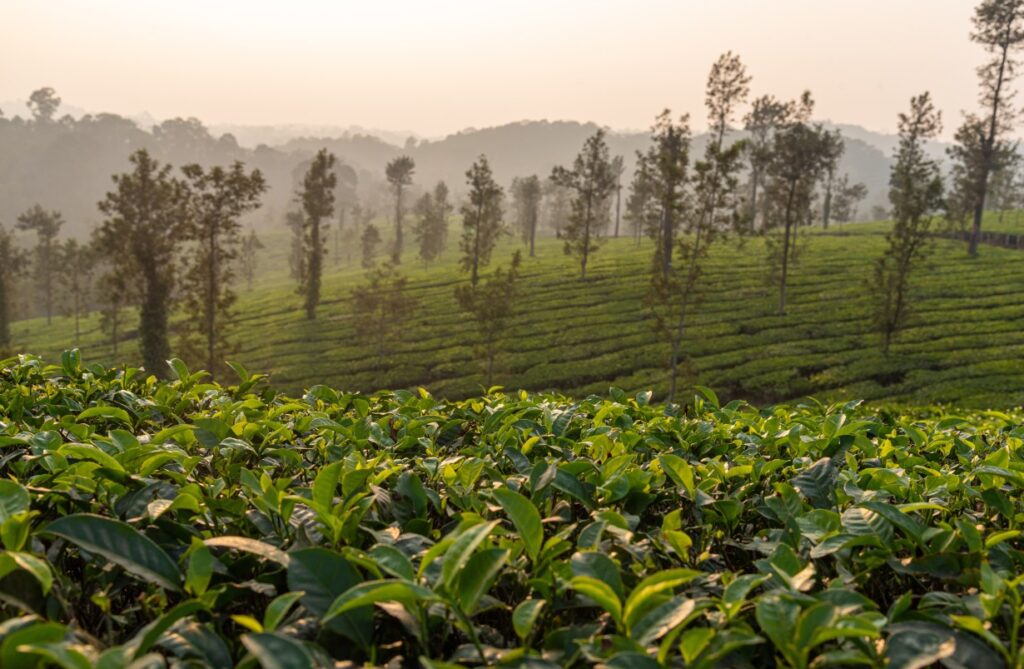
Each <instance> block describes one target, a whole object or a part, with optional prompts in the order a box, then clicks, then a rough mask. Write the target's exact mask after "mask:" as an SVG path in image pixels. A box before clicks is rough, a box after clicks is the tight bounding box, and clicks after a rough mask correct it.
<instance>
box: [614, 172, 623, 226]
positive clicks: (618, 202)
mask: <svg viewBox="0 0 1024 669" xmlns="http://www.w3.org/2000/svg"><path fill="white" fill-rule="evenodd" d="M619 178H620V179H621V178H622V177H619ZM621 205H622V185H621V184H620V183H618V182H617V181H616V183H615V238H616V239H618V238H619V220H620V218H621V210H622V206H621Z"/></svg>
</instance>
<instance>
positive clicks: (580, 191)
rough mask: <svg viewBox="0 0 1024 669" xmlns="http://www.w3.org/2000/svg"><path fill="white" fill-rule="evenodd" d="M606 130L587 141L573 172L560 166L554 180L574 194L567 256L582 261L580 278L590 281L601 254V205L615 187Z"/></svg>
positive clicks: (553, 174) (555, 170) (566, 242)
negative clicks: (589, 272)
mask: <svg viewBox="0 0 1024 669" xmlns="http://www.w3.org/2000/svg"><path fill="white" fill-rule="evenodd" d="M604 136H605V133H604V130H600V129H599V130H598V131H597V132H596V133H594V134H593V136H591V137H589V138H587V141H586V142H584V144H583V149H582V150H581V151H580V153H579V154H578V155H577V156H576V160H575V162H574V163H573V167H572V169H571V170H570V169H567V168H565V167H561V166H559V167H556V168H555V169H554V170H553V171H552V172H551V180H552V181H554V182H555V183H557V184H558V185H560V186H563V187H564V188H568V189H569V190H570V191H572V193H573V200H572V213H571V214H570V215H569V225H567V226H566V228H565V233H564V234H565V254H566V255H575V256H576V257H577V258H579V262H580V278H582V279H586V278H587V262H588V261H589V260H590V256H591V255H592V254H593V253H594V252H595V251H597V248H598V244H597V241H596V238H597V235H596V232H597V230H596V227H597V224H598V222H599V221H600V216H601V206H602V205H607V202H608V197H609V196H610V195H611V193H612V191H613V190H614V188H615V174H614V173H613V172H612V165H611V162H610V160H609V157H608V144H607V143H606V142H605V139H604Z"/></svg>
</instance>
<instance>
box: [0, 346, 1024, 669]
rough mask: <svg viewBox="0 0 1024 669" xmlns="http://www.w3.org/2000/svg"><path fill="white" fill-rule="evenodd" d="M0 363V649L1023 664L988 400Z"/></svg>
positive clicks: (149, 654)
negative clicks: (972, 407) (501, 386)
mask: <svg viewBox="0 0 1024 669" xmlns="http://www.w3.org/2000/svg"><path fill="white" fill-rule="evenodd" d="M174 369H175V372H176V375H177V378H176V380H174V381H171V382H167V383H160V382H157V381H156V380H154V379H152V378H147V377H146V376H145V375H144V374H143V373H141V372H140V371H139V370H137V369H132V368H121V369H106V368H102V367H99V366H95V365H85V364H83V363H82V362H81V360H80V357H79V355H78V354H77V352H69V353H66V354H65V355H64V356H63V359H62V364H61V365H56V366H51V365H47V364H45V363H44V362H43V361H41V360H39V359H37V358H33V357H30V356H22V357H20V358H17V359H11V360H7V361H3V362H0V541H2V544H3V551H2V552H0V620H2V622H0V666H3V667H5V668H6V667H13V668H16V669H22V668H25V669H31V668H34V667H46V666H53V667H65V668H73V669H80V668H87V667H101V668H103V669H116V668H125V667H139V668H142V667H164V666H171V667H182V668H185V667H228V666H242V667H254V666H262V667H265V668H267V669H276V668H278V667H333V666H345V665H342V664H338V662H339V661H341V662H346V661H347V662H352V663H355V664H357V665H358V664H367V665H377V666H383V665H388V666H394V667H397V666H417V665H419V666H424V667H448V666H454V665H462V666H481V665H485V664H486V665H499V666H507V667H536V668H543V667H558V666H578V667H584V666H606V667H626V668H631V667H639V668H646V667H652V668H654V667H720V666H730V667H733V666H741V667H742V666H747V667H768V666H776V665H779V666H787V667H799V668H805V667H811V666H814V667H818V666H828V665H861V666H871V667H883V666H886V667H923V666H928V665H931V664H933V663H941V664H942V665H944V666H946V667H980V666H984V667H1000V666H1017V667H1019V666H1022V665H1024V650H1022V643H1021V638H1020V630H1021V616H1022V613H1024V597H1022V592H1024V591H1022V589H1021V584H1022V581H1024V576H1022V574H1024V552H1021V545H1022V544H1021V523H1022V522H1024V503H1022V499H1024V493H1022V489H1024V429H1022V428H1021V420H1022V418H1024V414H1022V413H1020V412H1010V413H1001V412H994V411H978V412H971V413H967V414H963V415H951V414H948V413H946V412H944V411H942V410H939V409H933V410H929V409H924V410H916V411H907V412H898V411H894V410H877V409H871V408H867V407H866V406H864V405H861V404H859V403H858V402H848V403H839V404H832V405H822V404H818V403H815V402H807V403H804V404H799V405H793V406H775V407H771V408H765V409H757V408H755V407H753V406H750V405H748V404H745V403H742V402H732V403H729V404H727V405H724V406H722V405H720V403H719V401H718V400H717V398H716V397H715V395H714V394H713V393H712V392H711V391H707V390H702V391H701V394H700V395H699V396H698V397H696V398H695V399H694V401H693V402H692V404H691V405H690V406H688V407H687V408H686V409H685V411H683V410H676V409H673V408H666V407H665V406H661V405H654V404H651V402H650V394H648V393H639V394H635V395H627V394H626V393H624V392H623V391H621V390H618V389H615V388H613V389H611V390H610V391H609V392H608V395H607V396H604V397H598V396H591V397H586V398H583V399H578V400H573V399H570V398H567V397H563V396H557V395H544V394H541V395H529V394H526V393H516V394H509V393H503V392H500V391H497V390H495V391H494V392H491V393H490V394H488V395H487V396H485V397H478V398H473V399H469V400H465V401H460V402H446V401H440V400H437V399H434V398H433V397H431V396H430V395H429V394H427V393H426V392H425V391H421V392H408V391H397V392H386V393H379V394H376V395H373V396H363V395H360V394H351V393H344V392H340V391H337V390H334V389H331V388H327V387H324V386H316V387H313V388H310V389H309V390H308V391H307V392H306V393H305V394H303V395H302V396H301V397H289V396H287V395H283V394H279V393H278V392H276V391H274V390H273V389H271V388H270V387H268V385H267V384H266V383H265V379H264V378H263V377H262V376H260V375H253V374H250V373H249V372H248V371H247V370H245V369H244V368H242V367H241V366H237V365H236V366H235V369H236V371H237V373H238V375H239V381H238V383H237V384H236V385H231V386H219V385H216V384H212V383H208V382H207V381H206V380H205V378H204V375H203V374H202V373H192V372H190V371H189V370H187V369H186V368H185V367H184V365H182V364H181V363H180V362H175V364H174Z"/></svg>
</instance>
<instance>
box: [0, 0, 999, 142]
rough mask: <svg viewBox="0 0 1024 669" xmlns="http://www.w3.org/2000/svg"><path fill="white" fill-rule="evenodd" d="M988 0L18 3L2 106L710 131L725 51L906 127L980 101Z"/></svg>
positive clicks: (278, 119) (8, 38) (3, 3)
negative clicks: (976, 13) (43, 95)
mask: <svg viewBox="0 0 1024 669" xmlns="http://www.w3.org/2000/svg"><path fill="white" fill-rule="evenodd" d="M975 4H976V0H676V1H675V2H669V1H664V2H660V1H656V0H618V1H615V2H612V1H610V0H514V1H505V0H501V1H498V0H460V1H455V0H363V1H360V2H355V1H350V0H245V1H242V0H201V1H200V0H88V1H84V0H0V100H21V99H24V98H26V97H27V96H28V94H29V93H30V92H31V91H32V90H34V89H35V88H39V87H41V86H53V87H54V88H56V89H57V92H58V93H59V94H60V95H61V96H62V97H63V99H64V101H65V103H66V104H72V105H75V106H77V107H82V108H84V109H87V110H91V111H101V110H102V111H114V112H117V113H122V114H126V115H133V114H136V113H140V112H143V111H146V112H149V113H150V114H152V115H153V116H155V117H157V118H159V119H163V118H168V117H173V116H197V117H199V118H201V119H202V120H203V121H204V122H206V123H208V124H215V123H237V124H275V123H309V124H331V125H362V126H365V127H371V128H385V129H393V130H412V131H415V132H418V133H420V134H423V135H427V136H438V135H443V134H446V133H449V132H454V131H457V130H459V129H463V128H466V127H484V126H490V125H497V124H501V123H506V122H509V121H517V120H522V119H541V118H547V119H552V120H554V119H573V120H580V121H587V120H592V121H596V122H598V123H600V124H603V125H608V126H611V127H613V128H616V129H627V128H646V127H648V126H649V125H650V123H651V121H652V119H653V118H654V116H655V115H656V114H657V113H658V112H659V111H660V110H661V109H663V108H665V107H671V108H672V109H673V110H675V111H679V112H682V111H687V112H690V113H691V114H693V115H694V117H695V119H694V126H695V127H698V128H699V127H703V125H704V111H703V89H704V81H705V78H706V76H707V71H708V68H709V66H710V64H711V62H712V61H713V60H714V59H715V58H716V57H717V55H718V54H719V53H721V52H723V51H725V50H728V49H732V50H733V51H736V52H738V53H739V54H740V55H741V56H742V58H743V60H744V61H745V62H746V64H747V66H748V69H749V72H750V74H751V75H752V76H753V91H754V93H756V94H761V93H774V94H776V95H778V96H784V97H794V96H796V95H798V94H799V93H800V91H801V90H803V89H805V88H809V89H811V91H812V92H813V93H814V95H815V98H816V99H817V100H818V109H817V114H816V116H818V117H819V118H822V119H830V120H833V121H836V122H849V123H858V124H861V125H864V126H866V127H868V128H871V129H876V130H893V129H894V128H895V118H896V114H897V112H899V111H902V110H903V109H904V108H905V107H906V106H907V102H908V100H909V98H910V96H911V95H912V94H915V93H918V92H920V91H922V90H925V89H927V90H930V91H931V92H932V94H933V96H934V97H935V99H936V101H937V103H938V105H939V106H940V108H941V109H943V111H944V113H945V115H946V118H945V120H946V125H947V132H946V133H945V134H946V135H947V136H948V135H949V134H951V131H952V129H953V126H955V125H956V124H957V123H958V122H959V118H960V114H959V110H960V109H962V108H965V107H973V106H974V104H975V96H976V82H975V75H974V67H975V66H976V65H977V64H978V63H979V62H980V61H981V59H982V58H983V53H982V51H981V49H980V48H979V47H977V46H976V45H974V44H972V43H971V42H970V41H969V39H968V33H969V31H970V16H971V14H972V9H973V6H974V5H975Z"/></svg>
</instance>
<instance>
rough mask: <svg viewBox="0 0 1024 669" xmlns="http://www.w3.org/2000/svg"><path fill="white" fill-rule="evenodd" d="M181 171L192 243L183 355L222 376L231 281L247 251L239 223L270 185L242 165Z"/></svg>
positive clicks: (234, 296) (232, 300)
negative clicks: (183, 179) (187, 316)
mask: <svg viewBox="0 0 1024 669" xmlns="http://www.w3.org/2000/svg"><path fill="white" fill-rule="evenodd" d="M182 172H183V173H184V175H185V180H186V185H187V187H188V189H189V197H188V221H187V224H186V226H185V229H184V239H185V240H186V241H188V242H191V243H192V246H191V248H190V253H189V258H188V261H187V263H188V264H187V270H186V273H185V276H184V283H183V286H182V288H183V293H184V295H183V301H184V306H185V311H186V313H187V314H188V315H189V318H188V319H187V320H186V321H185V325H184V327H183V329H182V356H183V357H185V358H186V359H188V360H189V361H190V362H192V363H194V364H204V365H205V367H206V370H207V371H208V372H209V373H210V374H212V375H214V377H218V376H219V375H220V373H221V372H222V371H223V370H224V368H225V362H224V358H225V356H226V355H228V354H229V353H230V352H231V345H230V342H229V340H228V327H229V326H230V323H231V319H232V317H233V314H232V307H233V306H234V303H235V301H236V300H237V298H238V296H237V294H236V293H235V290H234V287H233V286H232V281H233V279H234V273H235V263H236V261H237V260H238V257H239V253H240V251H241V248H242V235H241V231H242V223H241V221H240V220H239V219H240V218H241V217H242V216H243V215H244V214H246V213H248V212H250V211H253V210H255V209H257V208H258V207H259V206H260V196H261V195H262V194H263V193H264V191H266V189H267V185H266V182H265V181H264V179H263V175H262V174H261V173H260V171H259V170H253V171H252V172H250V173H246V170H245V166H244V165H243V164H242V163H241V162H237V161H236V162H235V163H234V164H233V165H231V167H229V168H227V169H225V168H223V167H219V166H218V167H213V168H210V169H209V170H205V169H203V168H202V167H200V166H199V165H196V164H191V165H186V166H185V167H183V168H182Z"/></svg>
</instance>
